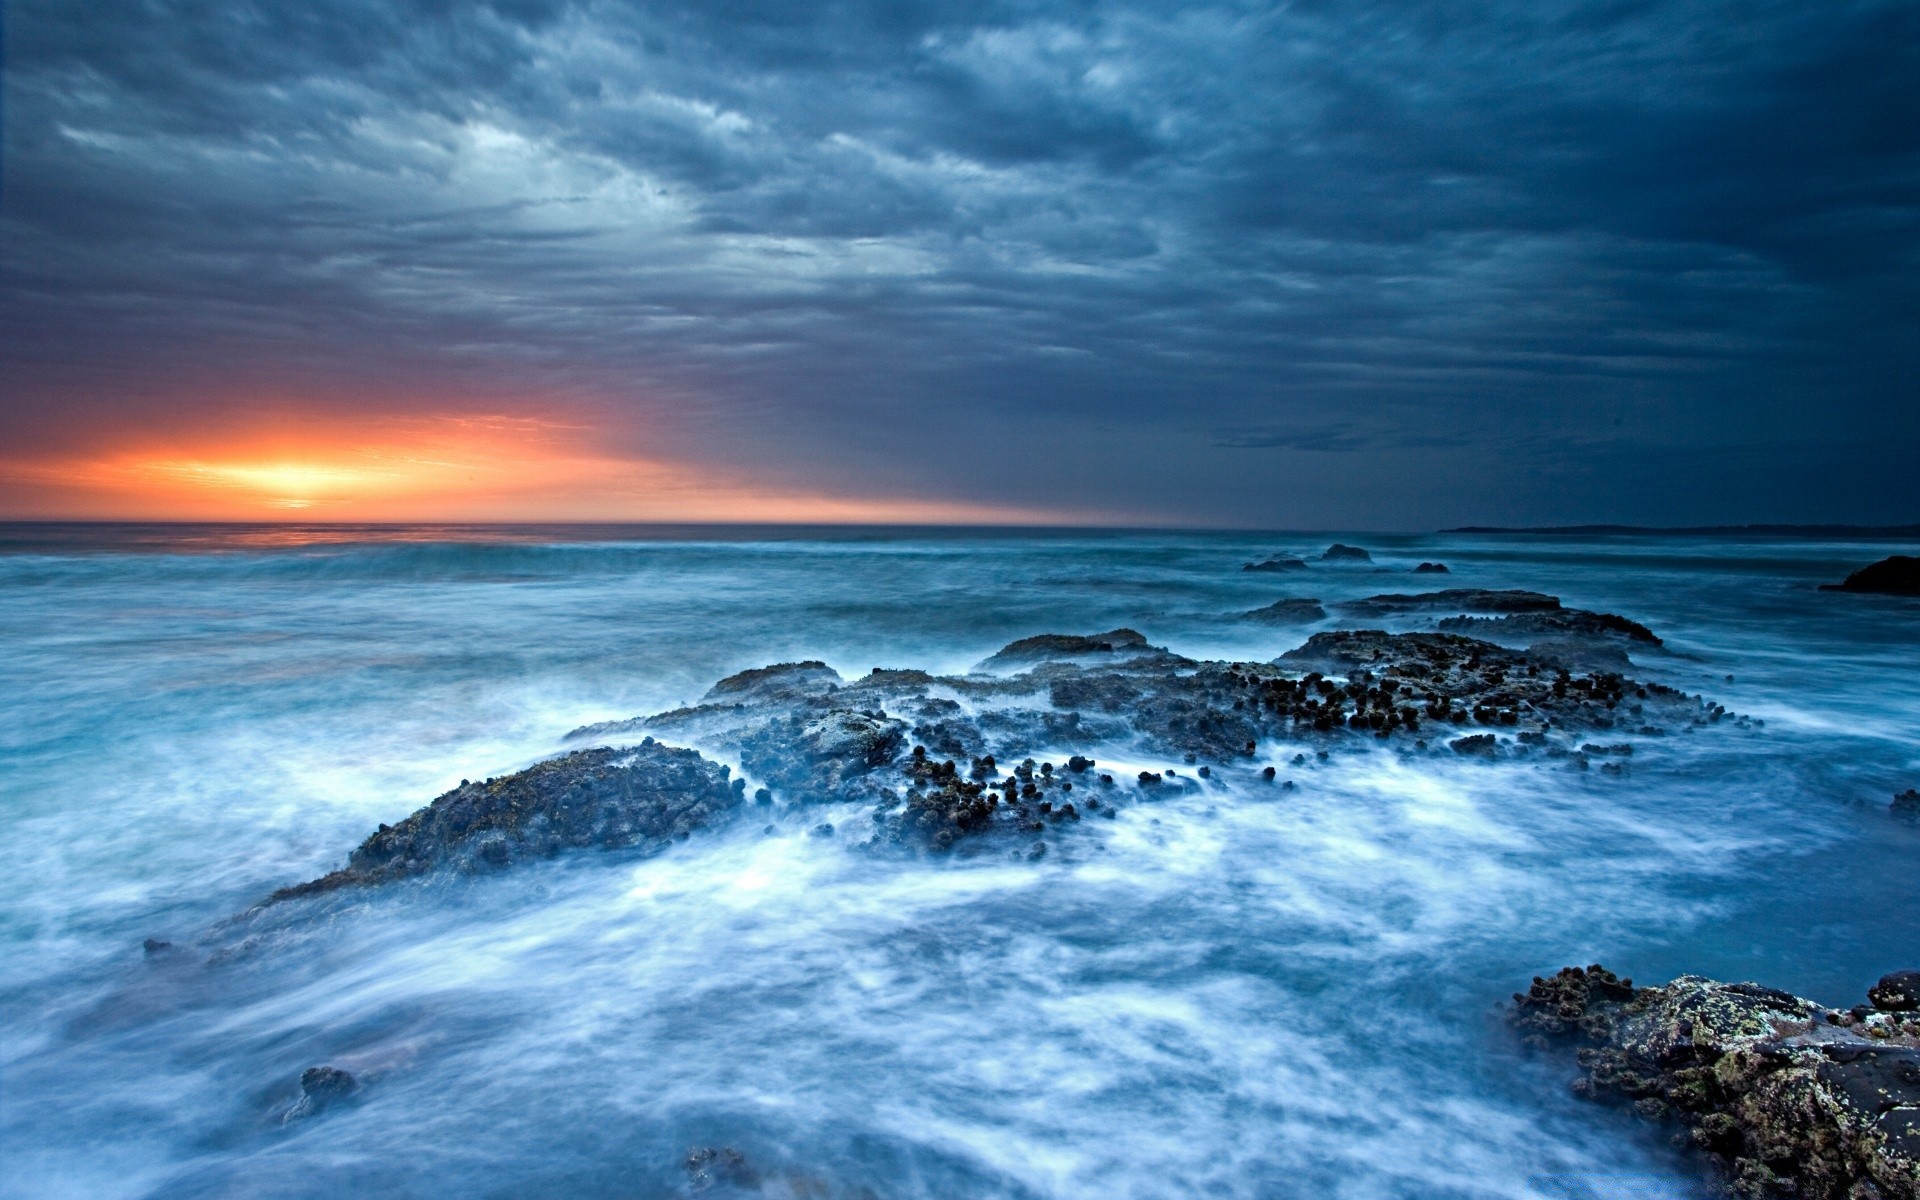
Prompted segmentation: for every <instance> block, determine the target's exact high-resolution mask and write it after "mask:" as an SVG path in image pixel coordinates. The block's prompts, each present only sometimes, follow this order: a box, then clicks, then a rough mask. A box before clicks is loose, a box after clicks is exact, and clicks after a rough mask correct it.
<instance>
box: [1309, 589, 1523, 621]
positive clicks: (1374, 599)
mask: <svg viewBox="0 0 1920 1200" xmlns="http://www.w3.org/2000/svg"><path fill="white" fill-rule="evenodd" d="M1559 607H1560V598H1559V597H1558V596H1548V595H1545V594H1543V593H1541V592H1527V591H1515V590H1506V591H1493V590H1490V589H1487V588H1447V589H1445V590H1443V591H1438V592H1415V593H1411V594H1409V593H1404V592H1389V593H1386V594H1384V595H1379V596H1368V597H1367V598H1366V599H1364V600H1350V601H1348V602H1347V603H1345V604H1342V605H1339V606H1338V608H1339V611H1340V612H1341V613H1343V614H1345V615H1347V616H1352V617H1387V616H1397V615H1400V614H1406V613H1430V612H1452V613H1463V614H1464V613H1531V612H1548V611H1551V610H1553V609H1557V608H1559Z"/></svg>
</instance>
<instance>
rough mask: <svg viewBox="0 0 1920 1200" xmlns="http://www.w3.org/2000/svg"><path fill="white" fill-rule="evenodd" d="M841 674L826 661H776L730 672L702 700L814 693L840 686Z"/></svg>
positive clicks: (763, 697) (711, 701) (707, 701)
mask: <svg viewBox="0 0 1920 1200" xmlns="http://www.w3.org/2000/svg"><path fill="white" fill-rule="evenodd" d="M840 683H841V679H840V673H839V672H838V671H835V670H834V669H833V668H832V667H829V666H828V665H827V664H825V663H823V662H819V661H817V660H810V661H808V662H797V663H776V664H774V665H773V666H771V667H755V668H754V669H753V670H751V671H742V672H740V673H739V674H737V675H729V676H727V677H726V678H725V679H722V680H721V681H720V682H719V683H716V684H714V685H713V686H712V687H710V688H708V689H707V694H706V696H705V697H703V698H702V703H705V704H714V703H717V702H720V701H723V700H735V701H739V700H748V699H754V700H771V699H775V698H778V697H782V696H797V695H812V694H815V693H818V692H830V691H832V690H834V689H835V688H837V687H839V686H840Z"/></svg>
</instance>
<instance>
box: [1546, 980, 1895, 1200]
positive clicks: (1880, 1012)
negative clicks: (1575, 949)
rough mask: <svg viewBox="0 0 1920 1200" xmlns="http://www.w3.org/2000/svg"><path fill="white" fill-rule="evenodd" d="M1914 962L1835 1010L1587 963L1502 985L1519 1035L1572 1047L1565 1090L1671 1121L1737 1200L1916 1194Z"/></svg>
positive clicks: (1875, 1198) (1848, 1199) (1742, 987)
mask: <svg viewBox="0 0 1920 1200" xmlns="http://www.w3.org/2000/svg"><path fill="white" fill-rule="evenodd" d="M1916 985H1920V972H1912V971H1903V972H1899V973H1897V974H1895V975H1890V976H1887V977H1886V978H1885V979H1882V980H1881V981H1880V983H1879V984H1878V985H1876V986H1875V987H1874V988H1873V989H1872V991H1871V992H1870V995H1871V996H1872V998H1873V1004H1872V1005H1861V1006H1859V1007H1856V1008H1853V1009H1850V1010H1847V1011H1845V1012H1840V1011H1835V1010H1832V1009H1828V1008H1826V1007H1825V1006H1823V1005H1820V1004H1817V1003H1815V1002H1813V1001H1811V1000H1805V999H1802V998H1800V997H1798V996H1794V995H1791V994H1789V993H1787V992H1782V991H1778V990H1776V989H1773V988H1768V987H1762V986H1760V985H1758V984H1752V983H1717V982H1715V981H1713V980H1711V979H1703V978H1700V977H1697V976H1691V975H1689V976H1682V977H1681V978H1679V979H1676V980H1674V981H1673V982H1672V983H1669V984H1666V985H1664V986H1661V987H1635V986H1634V985H1633V981H1632V980H1630V979H1621V978H1619V977H1617V976H1615V975H1614V974H1613V973H1612V972H1610V971H1607V970H1605V969H1604V968H1602V967H1600V966H1598V965H1595V966H1590V967H1585V968H1581V967H1568V968H1566V969H1565V970H1562V971H1561V972H1560V973H1559V974H1557V975H1554V976H1553V977H1551V978H1546V979H1542V978H1535V979H1534V981H1533V985H1532V987H1530V988H1529V989H1528V990H1527V992H1526V993H1524V994H1520V995H1516V996H1515V997H1514V1004H1515V1007H1514V1011H1513V1020H1514V1022H1515V1024H1516V1025H1517V1026H1518V1027H1519V1028H1520V1029H1521V1030H1522V1031H1523V1032H1524V1033H1525V1035H1526V1037H1527V1040H1528V1041H1529V1043H1530V1044H1532V1045H1534V1046H1536V1047H1538V1048H1542V1049H1545V1048H1548V1047H1550V1046H1553V1045H1556V1044H1558V1045H1564V1046H1570V1047H1572V1048H1575V1049H1576V1058H1577V1061H1578V1063H1579V1066H1580V1067H1581V1070H1582V1075H1581V1077H1580V1078H1579V1079H1578V1080H1577V1081H1576V1082H1575V1084H1574V1089H1575V1091H1577V1092H1579V1093H1580V1094H1581V1095H1584V1096H1588V1097H1590V1098H1593V1099H1595V1100H1602V1101H1610V1102H1616V1103H1622V1104H1630V1105H1632V1107H1633V1109H1634V1111H1635V1112H1637V1113H1638V1114H1639V1115H1640V1116H1642V1117H1644V1118H1646V1119H1647V1120H1650V1121H1674V1122H1677V1123H1678V1124H1679V1125H1680V1126H1681V1127H1682V1129H1683V1131H1684V1136H1685V1140H1686V1141H1688V1142H1690V1143H1691V1144H1692V1145H1694V1146H1697V1147H1698V1148H1699V1149H1700V1150H1702V1151H1703V1152H1705V1153H1706V1154H1707V1155H1709V1156H1710V1157H1711V1159H1712V1160H1713V1161H1714V1162H1715V1163H1716V1164H1717V1166H1718V1168H1719V1172H1718V1174H1719V1180H1720V1182H1721V1184H1722V1185H1723V1186H1724V1187H1725V1189H1726V1190H1727V1191H1728V1192H1729V1193H1731V1194H1732V1195H1734V1196H1738V1197H1742V1198H1743V1200H1762V1198H1766V1200H1775V1198H1780V1200H1784V1198H1786V1197H1795V1198H1798V1200H1920V1015H1916V1013H1915V1011H1914V1009H1913V1008H1912V1007H1911V1006H1910V1005H1911V1002H1912V1001H1914V1000H1915V998H1916V991H1920V987H1916Z"/></svg>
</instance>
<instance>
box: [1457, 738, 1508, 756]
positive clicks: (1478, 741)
mask: <svg viewBox="0 0 1920 1200" xmlns="http://www.w3.org/2000/svg"><path fill="white" fill-rule="evenodd" d="M1499 748H1500V740H1499V739H1498V738H1496V737H1494V736H1493V735H1492V734H1490V733H1476V734H1474V735H1473V736H1471V737H1463V738H1454V739H1453V740H1452V741H1450V742H1448V743H1447V749H1449V750H1451V751H1453V752H1454V753H1455V754H1471V755H1477V756H1479V757H1481V758H1492V757H1493V756H1494V755H1495V754H1497V753H1499Z"/></svg>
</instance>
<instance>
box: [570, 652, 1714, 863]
mask: <svg viewBox="0 0 1920 1200" xmlns="http://www.w3.org/2000/svg"><path fill="white" fill-rule="evenodd" d="M782 671H784V672H785V674H784V675H782V674H781V673H780V672H782ZM749 674H753V675H754V676H755V677H756V685H755V686H756V687H757V688H760V689H761V693H760V698H758V699H755V700H753V701H751V702H743V701H742V700H741V699H740V693H739V689H738V688H737V687H736V686H735V685H734V684H733V683H732V682H731V681H723V683H722V684H721V685H719V686H716V687H715V688H714V689H713V691H712V692H710V693H709V694H708V696H707V697H706V699H705V700H704V701H703V702H702V703H701V704H699V705H696V706H694V707H692V708H687V709H678V710H675V711H673V712H668V713H662V714H659V715H658V716H654V717H647V718H641V719H638V720H636V721H632V722H625V723H622V724H620V725H618V726H604V725H603V726H597V727H594V728H592V729H590V730H582V731H578V732H579V733H580V735H581V736H588V737H619V736H638V735H639V734H641V733H646V734H650V735H653V736H656V737H661V738H666V739H669V740H672V741H674V742H679V743H684V744H689V745H694V746H698V747H701V748H702V749H704V750H708V751H709V752H711V753H718V754H723V755H727V756H732V757H733V758H735V759H736V760H737V761H739V762H740V763H741V764H742V765H743V767H744V768H745V770H746V772H747V773H748V774H749V775H751V776H752V777H753V779H754V780H755V782H756V783H760V784H763V785H765V786H766V787H767V789H768V793H769V795H768V799H769V800H777V802H778V803H781V804H801V805H805V804H815V803H827V802H834V803H856V804H861V805H866V806H869V807H870V812H869V813H868V815H867V818H866V819H865V820H863V821H862V822H861V824H860V829H861V830H862V832H861V833H854V832H852V831H851V830H849V829H848V828H847V827H846V826H845V825H844V823H843V824H842V826H841V827H839V828H837V829H835V830H833V831H832V836H835V837H839V838H854V839H856V840H859V839H862V838H864V839H865V841H866V842H867V843H868V844H874V845H889V844H896V843H897V844H902V845H912V846H922V847H930V848H933V849H946V848H949V847H954V846H958V845H960V844H962V843H968V842H974V841H978V840H980V838H981V835H987V834H993V833H996V832H998V833H1006V834H1017V835H1021V836H1028V835H1037V834H1042V833H1044V832H1045V831H1046V830H1047V828H1048V827H1049V826H1071V825H1072V824H1073V823H1075V822H1077V821H1080V820H1083V819H1085V818H1086V817H1088V816H1094V815H1098V816H1106V815H1108V814H1110V813H1111V812H1113V810H1114V806H1115V805H1117V804H1124V803H1128V802H1131V801H1132V800H1133V799H1136V798H1138V797H1139V796H1141V795H1142V794H1143V790H1144V791H1146V792H1150V791H1152V790H1153V789H1156V788H1158V789H1165V788H1177V787H1187V786H1197V784H1194V783H1192V782H1191V780H1190V777H1189V776H1187V775H1184V774H1176V775H1173V776H1168V775H1166V774H1164V773H1162V772H1159V771H1155V772H1148V773H1147V774H1148V775H1150V776H1152V777H1153V778H1148V779H1145V780H1140V779H1136V780H1134V781H1132V782H1117V781H1115V780H1113V779H1112V778H1111V776H1110V775H1109V774H1107V773H1103V772H1100V771H1098V770H1097V769H1095V768H1096V765H1097V764H1096V763H1095V762H1094V761H1093V760H1094V755H1095V754H1096V753H1097V752H1098V751H1099V750H1100V749H1101V748H1102V747H1112V748H1113V750H1112V752H1114V753H1120V752H1125V753H1128V754H1130V755H1139V754H1146V755H1151V756H1156V757H1161V758H1163V759H1164V760H1165V761H1169V762H1176V763H1182V764H1184V763H1193V764H1196V765H1197V766H1206V767H1208V768H1209V769H1210V770H1211V771H1244V772H1247V773H1248V774H1249V775H1250V776H1251V775H1254V774H1255V773H1256V772H1257V771H1258V769H1259V768H1258V765H1257V759H1258V756H1259V752H1260V747H1261V746H1262V744H1271V743H1272V742H1274V741H1276V740H1278V739H1289V740H1301V739H1305V740H1315V741H1325V740H1330V739H1340V738H1352V737H1366V738H1370V739H1374V740H1375V741H1376V742H1386V743H1390V744H1396V745H1398V746H1400V747H1401V748H1403V749H1404V750H1405V751H1407V752H1410V753H1422V752H1431V753H1444V752H1445V751H1444V749H1443V745H1444V742H1445V741H1447V740H1450V739H1457V738H1459V737H1460V736H1462V735H1471V734H1475V733H1482V732H1484V733H1485V737H1486V741H1485V743H1484V744H1481V743H1476V747H1478V748H1476V749H1475V750H1474V751H1473V752H1474V753H1476V754H1479V755H1481V756H1484V757H1500V758H1507V757H1523V756H1533V755H1538V756H1541V757H1549V758H1551V757H1559V758H1564V759H1567V760H1569V763H1568V765H1570V766H1574V767H1577V768H1584V767H1585V766H1586V765H1587V763H1588V759H1589V755H1588V754H1587V752H1586V751H1584V750H1582V749H1580V747H1581V746H1583V745H1591V744H1592V741H1591V738H1592V737H1593V736H1594V735H1596V734H1601V733H1603V732H1606V733H1609V734H1610V735H1611V736H1614V737H1617V736H1618V735H1620V734H1623V733H1624V734H1642V735H1646V736H1656V735H1660V734H1664V733H1666V732H1668V731H1669V730H1673V729H1677V728H1682V727H1693V726H1699V725H1707V724H1711V723H1712V722H1714V721H1716V720H1718V719H1719V718H1720V717H1721V716H1722V715H1724V710H1721V709H1719V708H1718V707H1717V706H1712V705H1708V704H1705V703H1704V702H1703V701H1701V700H1699V699H1698V698H1694V697H1687V696H1683V695H1681V694H1680V693H1678V692H1675V691H1673V690H1672V689H1669V688H1664V687H1661V686H1660V685H1658V684H1651V683H1638V682H1634V681H1631V680H1628V679H1626V678H1625V677H1623V676H1621V675H1618V674H1613V673H1600V674H1594V675H1579V674H1575V673H1573V672H1569V671H1567V670H1564V669H1561V668H1558V667H1555V666H1553V665H1551V664H1549V663H1547V662H1545V661H1543V660H1540V659H1538V658H1535V657H1532V656H1530V655H1528V654H1526V653H1524V652H1520V651H1515V650H1508V649H1503V648H1501V647H1499V646H1495V645H1492V644H1490V643H1487V642H1480V641H1475V640H1473V639H1471V638H1463V637H1457V636H1453V635H1450V634H1400V635H1395V634H1386V633H1378V632H1357V633H1356V632H1345V633H1329V634H1321V635H1318V636H1316V637H1314V638H1312V639H1310V640H1309V641H1308V642H1307V643H1306V645H1305V646H1303V647H1301V648H1300V649H1299V650H1296V651H1293V652H1291V653H1289V654H1287V655H1284V656H1282V657H1281V658H1280V659H1278V660H1276V661H1275V662H1272V663H1222V662H1195V661H1193V660H1191V659H1187V658H1183V657H1181V656H1179V655H1176V654H1171V653H1169V652H1168V651H1166V650H1165V649H1163V648H1161V647H1157V646H1153V645H1151V644H1148V643H1147V641H1146V639H1145V638H1143V637H1141V636H1140V635H1139V634H1137V633H1135V632H1133V631H1131V630H1115V631H1113V632H1111V633H1104V634H1097V635H1094V636H1092V637H1078V636H1067V635H1049V636H1045V637H1037V638H1025V639H1022V640H1021V641H1018V642H1015V643H1013V644H1012V645H1010V646H1008V647H1007V648H1006V649H1004V650H1002V651H1000V652H999V653H998V654H995V655H994V656H993V657H991V658H989V659H988V660H987V661H986V662H985V663H983V664H982V666H981V669H980V670H978V671H976V672H974V673H973V674H969V675H964V676H946V677H936V676H932V675H929V674H927V673H925V672H920V671H887V670H876V671H874V672H873V673H872V674H870V675H868V676H866V677H864V678H860V679H856V680H853V681H851V682H844V681H843V682H841V683H839V684H835V683H834V682H833V681H832V680H830V679H828V678H827V676H826V675H825V674H822V673H821V672H820V671H818V669H816V668H815V667H814V666H813V665H812V664H795V665H792V666H789V667H785V668H780V669H777V670H775V671H774V672H773V673H772V674H769V673H766V672H754V673H749ZM735 678H736V679H738V678H740V677H738V676H736V677H735ZM1430 736H1431V737H1435V738H1437V739H1439V740H1438V741H1435V742H1434V743H1433V744H1432V747H1431V749H1430V750H1429V749H1428V743H1427V741H1426V739H1427V738H1428V737H1430ZM1048 752H1053V753H1055V754H1067V755H1070V756H1071V757H1070V759H1069V761H1068V762H1067V763H1066V764H1064V765H1062V764H1059V763H1057V762H1049V761H1040V756H1041V755H1043V754H1046V753H1048ZM1009 768H1011V769H1009ZM1193 774H1194V775H1197V774H1198V771H1197V769H1196V770H1195V771H1194V772H1193ZM1260 778H1265V777H1264V776H1260ZM756 795H758V791H757V790H756ZM823 836H826V834H825V833H823Z"/></svg>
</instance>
